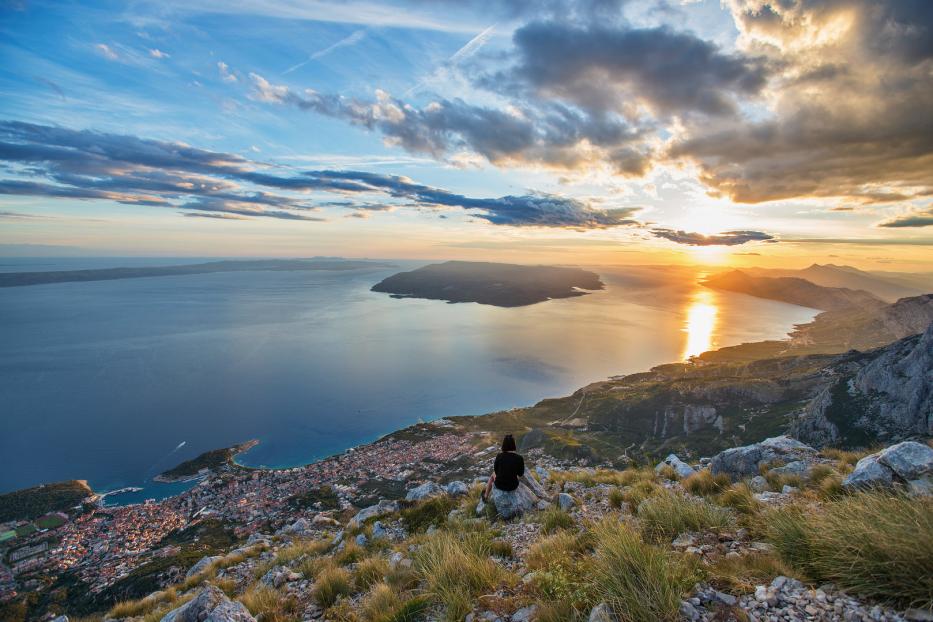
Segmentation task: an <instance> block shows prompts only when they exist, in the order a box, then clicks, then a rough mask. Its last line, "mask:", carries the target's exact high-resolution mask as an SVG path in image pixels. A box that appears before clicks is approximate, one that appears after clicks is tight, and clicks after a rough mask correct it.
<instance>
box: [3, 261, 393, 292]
mask: <svg viewBox="0 0 933 622" xmlns="http://www.w3.org/2000/svg"><path fill="white" fill-rule="evenodd" d="M391 265H392V264H386V263H381V262H377V261H366V260H355V259H353V260H351V259H339V258H330V257H315V258H311V259H256V260H240V261H208V262H204V263H194V264H182V265H178V266H144V267H137V268H99V269H90V270H49V271H47V272H3V273H0V287H23V286H26V285H48V284H51V283H75V282H87V281H113V280H117V279H139V278H144V277H154V276H187V275H191V274H209V273H212V272H247V271H250V272H253V271H267V272H296V271H304V270H332V271H333V270H359V269H363V268H387V267H390V266H391Z"/></svg>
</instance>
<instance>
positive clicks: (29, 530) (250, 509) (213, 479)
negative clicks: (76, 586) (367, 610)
mask: <svg viewBox="0 0 933 622" xmlns="http://www.w3.org/2000/svg"><path fill="white" fill-rule="evenodd" d="M449 426H450V424H449V423H448V422H446V421H444V420H439V421H437V422H434V423H432V424H422V425H418V426H414V427H413V428H409V430H407V431H406V432H407V433H408V435H410V436H412V438H399V437H397V435H393V436H390V437H386V438H383V439H380V440H379V441H376V442H374V443H371V444H369V445H364V446H360V447H356V448H353V449H350V450H348V451H346V452H344V453H342V454H339V455H336V456H332V457H330V458H327V459H324V460H321V461H318V462H314V463H311V464H308V465H306V466H302V467H296V468H290V469H277V470H271V469H249V468H245V467H242V466H239V465H237V464H235V463H234V462H232V461H231V462H230V463H228V464H227V465H226V466H224V467H223V468H221V469H216V470H215V471H211V472H202V473H201V475H200V479H199V481H198V483H197V484H196V485H195V486H194V487H193V488H191V489H189V490H187V491H185V492H183V493H181V494H179V495H177V496H175V497H170V498H168V499H164V500H161V501H155V500H147V501H146V502H144V503H140V504H134V505H126V506H111V505H105V504H104V503H103V499H102V498H101V496H100V495H94V496H93V497H90V498H88V499H87V503H85V504H83V505H82V506H79V507H78V508H77V509H75V510H74V511H73V512H71V513H70V514H69V513H60V514H56V515H55V516H58V520H56V521H48V520H44V519H45V518H46V517H43V518H42V519H38V520H36V521H16V522H11V523H8V524H3V525H0V534H13V535H7V536H6V537H5V538H4V539H3V540H2V541H0V554H2V556H0V560H3V561H2V562H0V602H3V601H8V600H10V599H13V598H15V597H16V596H17V595H18V594H21V593H23V592H24V591H31V592H42V591H44V590H54V589H55V588H56V584H57V583H58V580H59V579H60V578H61V577H62V576H64V575H66V574H67V575H69V576H71V577H72V578H73V579H74V580H77V581H80V583H81V584H82V585H83V586H84V587H85V588H86V589H87V590H88V592H89V593H91V594H100V593H102V592H105V591H106V590H107V589H108V588H110V587H112V586H113V585H114V584H115V583H117V582H118V581H120V580H121V579H123V578H125V577H127V576H128V575H130V573H132V572H133V571H134V570H136V569H138V568H140V567H141V566H143V565H145V564H147V563H149V562H151V561H152V560H154V559H157V558H159V557H170V556H171V555H173V554H175V553H177V547H175V546H173V545H170V544H168V545H166V544H164V541H165V540H166V537H167V536H169V534H172V533H174V532H178V531H179V530H184V529H185V528H187V527H191V526H193V525H196V524H198V523H199V522H201V521H204V520H205V519H212V520H216V521H220V522H221V523H222V524H223V525H224V526H226V527H228V528H229V529H230V530H232V531H233V533H234V534H235V536H236V537H237V538H241V539H246V538H248V537H249V536H250V535H252V534H254V533H261V532H268V531H269V530H275V529H277V528H280V527H281V526H282V525H285V524H289V523H293V522H294V521H296V520H298V519H300V518H310V517H312V516H313V515H315V514H317V513H318V511H320V510H341V509H343V510H346V509H351V508H353V507H354V506H358V505H362V504H364V503H365V502H366V501H367V499H368V497H369V496H370V495H372V494H373V488H372V487H373V486H382V489H381V490H393V489H394V490H397V491H401V493H402V494H404V490H405V489H406V487H413V486H415V485H417V484H419V483H421V481H423V480H424V479H425V478H428V477H432V476H434V477H436V476H438V475H439V474H441V473H442V472H443V475H450V476H453V475H455V474H459V475H463V474H464V473H466V474H467V475H470V474H472V475H478V474H480V473H481V472H482V470H483V469H484V468H485V469H488V465H485V466H484V458H486V460H485V461H486V462H489V459H488V457H487V454H489V453H490V452H489V451H487V450H486V449H482V448H480V449H479V450H477V442H478V441H479V440H480V439H478V438H476V437H475V436H474V435H470V434H467V435H464V434H454V433H453V432H452V431H450V430H448V429H445V428H446V427H449ZM460 467H462V469H463V470H458V469H460ZM472 475H471V476H472ZM321 491H326V492H327V493H328V495H321V494H320V493H321ZM322 496H324V499H323V500H322ZM375 496H379V492H378V490H377V491H376V492H375ZM39 525H50V526H48V527H44V528H43V527H40V526H39ZM20 534H21V535H20Z"/></svg>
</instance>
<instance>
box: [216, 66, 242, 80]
mask: <svg viewBox="0 0 933 622" xmlns="http://www.w3.org/2000/svg"><path fill="white" fill-rule="evenodd" d="M217 71H219V72H220V79H221V80H223V81H224V82H237V81H238V78H237V77H236V74H235V73H234V72H232V71H230V65H228V64H227V63H225V62H223V61H217Z"/></svg>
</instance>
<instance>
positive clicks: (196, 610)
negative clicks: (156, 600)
mask: <svg viewBox="0 0 933 622" xmlns="http://www.w3.org/2000/svg"><path fill="white" fill-rule="evenodd" d="M162 622H256V619H255V618H254V617H253V616H251V615H250V613H249V611H247V610H246V607H244V606H243V604H242V603H239V602H237V601H235V600H230V599H229V598H227V596H226V594H224V593H223V592H221V591H220V590H219V589H218V588H216V587H214V586H213V585H208V586H207V587H205V588H204V589H203V590H201V592H200V593H199V594H198V595H197V596H195V597H194V598H193V599H192V600H190V601H188V602H187V603H185V604H184V605H182V606H181V607H179V608H177V609H173V610H172V611H169V612H168V613H167V614H165V616H164V617H163V618H162Z"/></svg>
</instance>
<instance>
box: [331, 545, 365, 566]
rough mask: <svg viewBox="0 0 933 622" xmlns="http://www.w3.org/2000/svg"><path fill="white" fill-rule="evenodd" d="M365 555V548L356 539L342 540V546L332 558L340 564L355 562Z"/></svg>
mask: <svg viewBox="0 0 933 622" xmlns="http://www.w3.org/2000/svg"><path fill="white" fill-rule="evenodd" d="M364 557H366V550H365V549H364V548H363V547H361V546H360V545H359V544H357V543H356V540H344V544H343V548H342V549H340V550H339V551H337V552H336V553H334V556H333V559H334V561H335V562H337V563H338V564H340V565H341V566H348V565H349V564H355V563H356V562H358V561H360V560H361V559H363V558H364Z"/></svg>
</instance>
